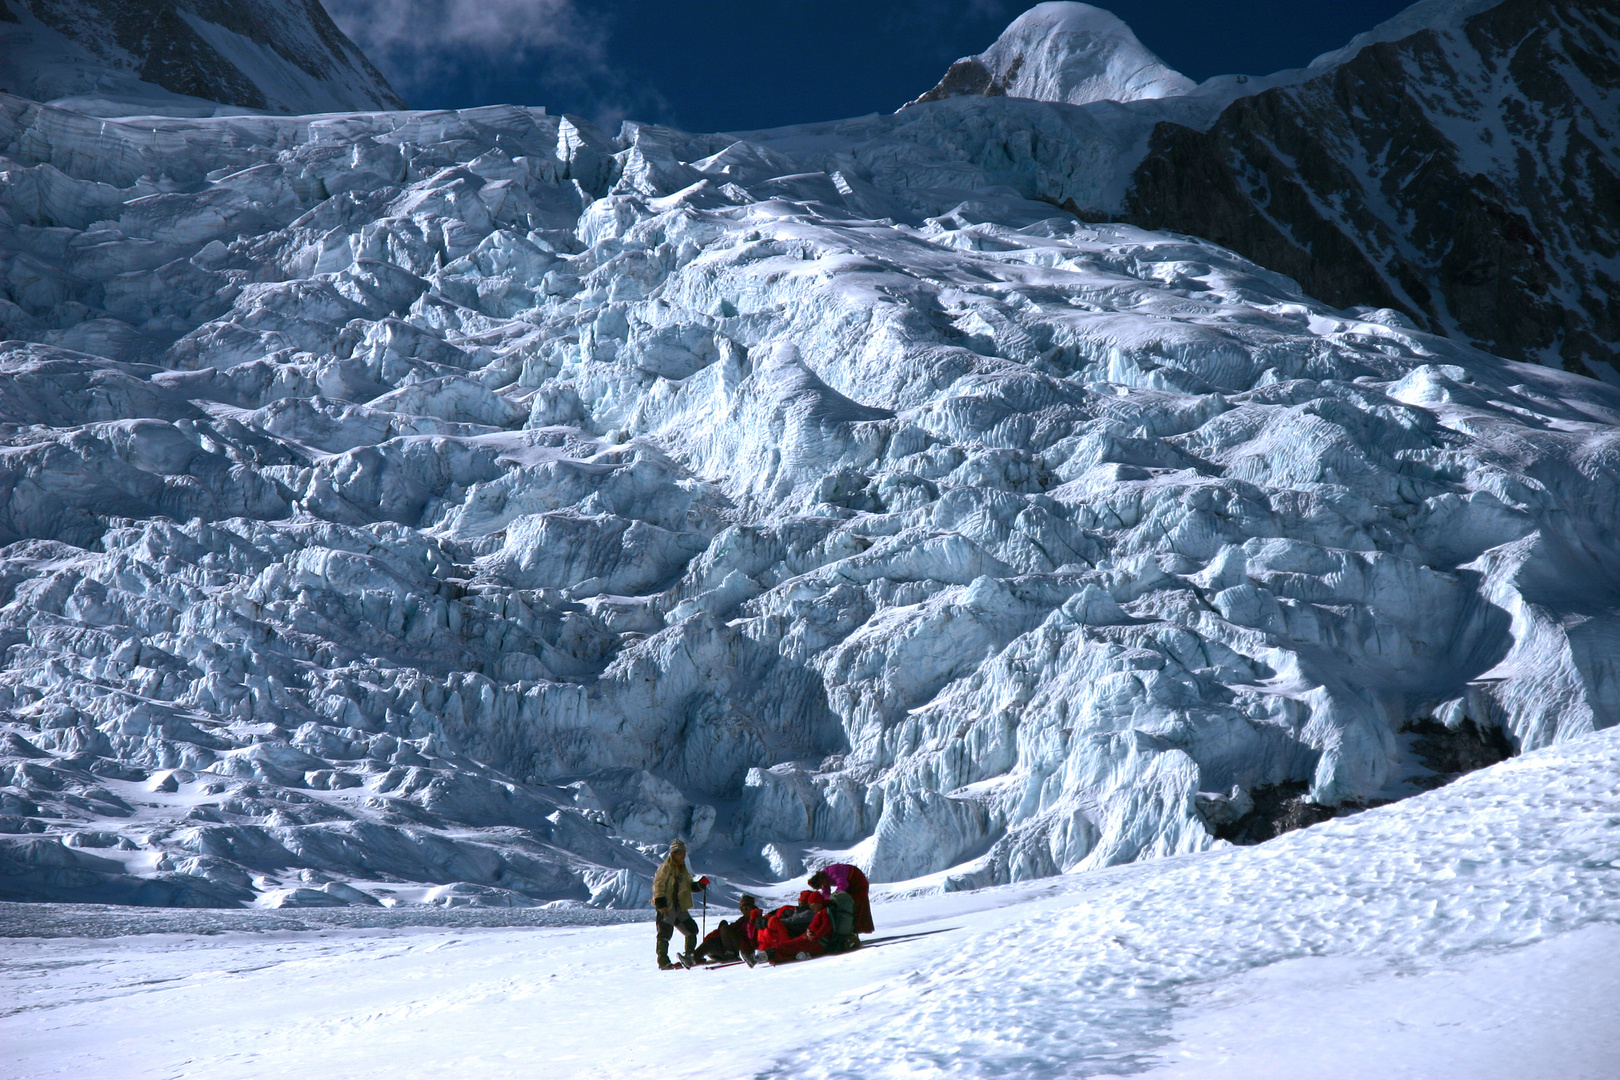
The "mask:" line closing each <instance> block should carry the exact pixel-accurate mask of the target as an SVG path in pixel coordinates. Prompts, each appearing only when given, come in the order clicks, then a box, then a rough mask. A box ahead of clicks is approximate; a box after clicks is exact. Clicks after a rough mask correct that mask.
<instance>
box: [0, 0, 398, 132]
mask: <svg viewBox="0 0 1620 1080" xmlns="http://www.w3.org/2000/svg"><path fill="white" fill-rule="evenodd" d="M0 13H3V14H0V85H3V86H4V87H5V88H6V89H7V90H8V91H9V92H11V93H15V94H20V95H22V96H25V97H31V98H34V99H35V100H40V101H53V100H58V101H59V100H63V99H70V100H71V101H72V102H73V104H74V106H75V107H76V108H80V109H85V108H92V109H94V110H95V111H98V112H102V113H105V114H108V115H116V114H118V113H119V112H133V111H156V112H165V111H169V112H181V113H185V112H193V113H195V112H205V111H206V110H199V109H198V105H199V103H201V102H214V103H219V104H223V105H228V106H235V107H238V108H244V109H257V110H265V111H271V112H285V113H315V112H334V111H344V110H354V109H376V108H383V109H397V108H403V103H402V102H401V101H400V100H399V97H398V95H397V94H395V93H394V91H393V90H392V89H391V88H390V87H389V86H388V83H387V81H386V80H385V79H384V78H383V76H382V75H381V73H379V72H378V71H377V69H376V68H374V67H373V66H372V65H371V63H370V61H368V60H367V59H366V58H365V56H364V55H363V54H362V53H361V52H360V50H359V49H358V48H356V47H355V45H354V43H353V42H351V41H349V39H348V38H346V37H345V36H344V35H343V32H342V31H341V30H339V29H338V28H337V26H336V24H334V23H333V22H332V20H331V18H330V17H329V16H328V15H327V14H326V9H325V8H323V7H322V6H321V4H320V0H178V2H176V0H0Z"/></svg>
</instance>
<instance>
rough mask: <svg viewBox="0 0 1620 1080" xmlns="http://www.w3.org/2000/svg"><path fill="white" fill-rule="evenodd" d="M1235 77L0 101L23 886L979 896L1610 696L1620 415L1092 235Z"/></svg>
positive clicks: (1616, 696)
mask: <svg viewBox="0 0 1620 1080" xmlns="http://www.w3.org/2000/svg"><path fill="white" fill-rule="evenodd" d="M1519 2H1520V0H1506V2H1505V3H1504V4H1503V5H1499V6H1500V7H1502V8H1506V7H1507V5H1508V4H1516V3H1519ZM1476 6H1478V7H1480V11H1479V12H1478V13H1477V14H1475V15H1470V16H1469V18H1473V19H1480V18H1488V17H1490V16H1491V15H1492V13H1493V12H1495V11H1497V8H1494V7H1483V6H1479V5H1476ZM1037 10H1038V12H1042V13H1045V14H1048V15H1050V14H1052V13H1053V11H1054V5H1043V6H1042V8H1040V9H1037ZM1091 10H1092V9H1084V10H1076V11H1073V12H1070V14H1073V15H1075V17H1076V18H1077V19H1079V20H1080V21H1082V22H1084V21H1085V20H1088V19H1091V18H1092V17H1093V16H1092V15H1090V14H1089V12H1090V11H1091ZM1415 10H1416V15H1417V16H1423V17H1425V18H1427V17H1429V15H1425V14H1424V13H1425V12H1428V13H1429V14H1430V15H1434V12H1433V10H1432V9H1429V8H1420V9H1415ZM1452 13H1453V9H1452V8H1450V7H1447V8H1444V9H1443V10H1441V11H1440V12H1439V14H1438V15H1434V18H1435V19H1437V20H1439V21H1438V22H1435V23H1434V25H1435V26H1438V27H1440V29H1431V30H1427V31H1425V30H1411V31H1408V32H1404V36H1400V37H1398V38H1397V39H1396V40H1397V41H1407V40H1409V39H1410V38H1411V37H1412V35H1413V34H1418V35H1420V36H1421V35H1422V34H1425V33H1427V34H1430V35H1431V36H1436V40H1439V39H1441V38H1444V39H1445V40H1452V39H1451V38H1447V37H1445V35H1447V34H1450V33H1452V31H1451V30H1448V29H1445V28H1446V27H1448V26H1451V25H1452V23H1450V22H1447V21H1446V20H1447V19H1450V18H1451V14H1452ZM1056 15H1058V16H1063V15H1064V11H1063V9H1061V8H1059V9H1057V10H1056ZM1442 16H1443V17H1442ZM1462 25H1464V26H1465V27H1467V26H1473V25H1474V24H1473V23H1464V24H1462ZM1464 36H1465V37H1466V35H1464ZM1111 40H1112V41H1113V42H1114V45H1113V46H1111V48H1113V49H1114V51H1113V52H1112V53H1109V54H1108V55H1113V56H1118V55H1123V52H1122V51H1121V50H1122V49H1123V46H1119V44H1118V43H1119V41H1120V40H1122V39H1120V38H1119V37H1118V36H1117V35H1115V36H1114V38H1112V39H1111ZM1470 40H1472V39H1470ZM1105 52H1106V50H1105ZM1366 52H1367V50H1366V49H1362V50H1360V51H1359V52H1356V53H1355V54H1354V55H1353V56H1350V57H1348V58H1347V59H1345V60H1344V61H1343V62H1344V63H1346V64H1348V63H1353V62H1355V59H1356V57H1359V56H1364V55H1366ZM1093 59H1096V58H1095V57H1093ZM1027 63H1029V64H1033V65H1034V66H1032V67H1030V70H1031V71H1035V70H1037V69H1039V70H1048V69H1049V67H1050V65H1049V64H1048V61H1047V60H1040V62H1039V63H1035V62H1034V61H1029V62H1027ZM1087 63H1088V64H1091V66H1088V67H1087V68H1086V69H1085V70H1087V71H1094V70H1097V66H1096V65H1095V64H1092V63H1091V61H1090V60H1088V61H1087ZM1099 63H1100V61H1099ZM1043 65H1046V66H1044V67H1043ZM1103 66H1104V67H1106V66H1107V65H1106V64H1104V65H1103ZM1023 70H1024V68H1023V67H1020V72H1022V71H1023ZM1337 70H1341V69H1339V68H1333V69H1328V70H1325V71H1323V72H1319V73H1317V74H1310V73H1306V74H1304V75H1300V76H1297V77H1290V78H1289V79H1281V78H1279V81H1278V83H1277V86H1276V87H1274V89H1276V90H1277V91H1278V92H1279V93H1283V94H1285V95H1295V98H1292V99H1290V100H1304V98H1303V97H1302V96H1301V95H1304V94H1305V93H1306V89H1305V88H1308V87H1310V86H1312V85H1315V84H1314V83H1313V82H1312V80H1314V79H1320V78H1329V79H1330V81H1331V78H1332V77H1333V76H1332V72H1333V71H1337ZM1005 75H1006V72H1002V74H1001V75H1000V76H998V78H1000V77H1002V76H1005ZM1291 80H1292V81H1291ZM1077 85H1078V84H1077ZM1207 85H1209V84H1206V86H1207ZM1233 85H1234V86H1236V85H1237V84H1235V83H1234V84H1233ZM1440 85H1444V84H1440ZM1222 92H1223V93H1225V91H1222ZM1267 92H1268V93H1269V92H1271V91H1267ZM1583 92H1584V91H1583ZM1210 93H1213V91H1207V90H1198V91H1189V92H1188V93H1185V94H1182V95H1181V96H1177V97H1159V98H1152V97H1141V98H1139V99H1137V100H1133V101H1128V102H1117V101H1093V102H1091V103H1090V104H1084V105H1074V104H1068V103H1055V102H1045V101H1037V100H1031V99H1026V98H1021V97H1017V96H1013V95H1012V94H1010V93H1009V94H1005V95H992V96H985V95H984V94H982V93H975V94H963V95H952V96H946V97H943V98H941V99H939V100H934V101H928V102H923V103H920V104H917V105H914V106H912V107H909V108H907V109H905V110H903V111H901V112H900V113H899V114H897V115H894V116H872V117H864V118H860V119H855V120H846V121H839V122H829V123H824V124H812V125H804V126H800V127H795V128H785V129H779V130H774V131H764V132H754V133H748V134H745V135H735V134H731V135H694V134H689V133H685V132H680V131H675V130H672V129H668V128H660V127H656V126H651V125H644V124H636V123H630V124H626V125H625V126H624V127H623V128H622V129H621V130H620V131H619V132H617V133H608V132H603V131H599V130H597V129H596V128H594V127H593V126H592V125H590V124H589V123H587V122H585V121H583V120H580V119H577V118H573V117H557V116H551V115H548V114H547V113H546V112H545V111H544V110H542V109H524V108H515V107H491V108H483V109H473V110H464V111H460V112H365V113H350V114H335V115H316V116H293V117H280V116H266V115H258V116H220V117H196V118H184V117H171V118H163V117H143V118H142V119H141V120H140V121H139V122H138V123H136V122H120V121H117V120H104V119H96V118H92V117H88V116H86V115H84V114H82V113H79V112H75V111H73V110H71V109H67V108H61V107H53V106H49V105H44V104H40V103H38V102H36V101H31V100H26V99H23V98H18V97H15V96H3V97H0V155H3V156H0V338H4V342H3V344H0V419H3V424H0V543H3V544H4V545H5V546H4V547H3V548H0V638H3V640H4V643H5V647H6V651H5V653H4V663H3V667H0V830H3V832H4V833H5V835H3V836H0V895H4V896H6V897H11V898H17V897H23V898H31V899H57V900H70V899H77V900H101V901H115V902H131V903H146V904H236V903H275V904H291V905H298V904H332V905H337V904H369V903H376V902H378V901H379V900H391V901H399V902H416V901H421V902H429V903H436V904H442V905H450V906H455V905H466V904H481V905H492V904H532V903H536V902H549V901H561V902H565V903H567V902H579V903H591V904H596V905H599V906H633V905H640V904H644V903H645V900H646V896H647V888H648V879H649V877H650V873H651V870H652V868H653V866H654V858H655V856H656V854H657V852H658V851H659V850H660V845H661V844H663V843H665V842H667V840H668V839H669V838H670V837H672V836H674V835H681V836H684V837H686V838H687V839H688V841H689V844H690V845H691V847H692V849H693V861H694V863H695V864H697V865H698V866H699V867H701V868H703V869H705V870H706V871H709V872H716V871H719V872H722V873H724V874H725V875H726V876H727V877H728V878H729V879H731V880H732V881H734V882H739V883H750V882H760V883H765V882H770V881H782V880H786V879H788V878H792V877H795V876H797V875H799V874H800V873H801V872H802V870H803V868H804V866H805V865H806V863H808V862H815V861H817V860H822V859H832V858H839V859H849V860H853V861H856V862H859V863H860V864H861V865H862V866H863V867H865V868H866V869H867V870H868V872H869V874H870V875H871V876H872V878H873V879H874V880H875V881H878V882H897V881H906V882H913V883H915V884H916V885H917V886H918V887H922V886H939V887H943V888H947V889H953V888H964V887H973V886H978V885H984V884H990V883H995V882H1007V881H1017V880H1024V879H1028V878H1033V877H1039V876H1043V875H1049V874H1055V873H1060V872H1063V871H1068V870H1074V869H1088V868H1093V867H1102V866H1107V865H1111V864H1115V863H1120V862H1126V861H1130V860H1134V859H1140V858H1148V857H1153V856H1158V855H1165V854H1171V853H1176V852H1189V851H1197V850H1201V849H1205V848H1208V847H1210V846H1212V845H1214V844H1217V843H1218V842H1220V841H1221V840H1222V839H1223V838H1235V839H1245V840H1253V839H1258V838H1261V837H1263V836H1264V835H1269V834H1270V832H1272V831H1275V830H1276V829H1277V828H1281V827H1285V826H1287V825H1288V824H1298V823H1302V822H1303V821H1307V820H1310V819H1312V818H1313V817H1314V816H1321V815H1325V814H1332V813H1336V812H1339V811H1342V810H1346V809H1350V808H1354V807H1357V806H1362V805H1366V804H1369V803H1372V802H1377V801H1381V800H1385V799H1392V798H1399V797H1401V796H1404V795H1407V794H1410V793H1412V792H1414V791H1419V790H1422V789H1424V788H1426V787H1431V786H1433V785H1435V784H1437V783H1441V782H1443V781H1445V780H1446V779H1447V778H1449V777H1450V776H1452V775H1454V774H1456V773H1457V772H1460V771H1462V770H1464V769H1466V768H1470V767H1473V766H1474V765H1478V764H1484V763H1487V762H1489V761H1491V760H1495V759H1496V758H1497V757H1500V756H1501V754H1503V753H1507V752H1512V751H1516V750H1523V749H1529V748H1535V747H1541V746H1546V745H1549V744H1553V743H1557V742H1561V741H1564V740H1567V739H1569V738H1571V737H1573V736H1577V735H1581V734H1584V733H1589V732H1591V731H1593V730H1595V729H1598V728H1605V727H1609V726H1611V725H1613V724H1614V723H1615V722H1616V720H1617V719H1620V676H1617V673H1616V671H1615V668H1614V661H1613V657H1614V656H1616V655H1617V649H1616V645H1617V644H1620V622H1617V620H1616V618H1615V615H1614V612H1615V611H1616V610H1620V604H1617V602H1616V601H1617V598H1620V550H1617V549H1616V543H1615V539H1614V538H1615V536H1616V535H1617V528H1616V526H1617V524H1620V482H1617V473H1616V471H1615V465H1616V462H1617V460H1620V456H1617V455H1620V438H1617V435H1616V432H1617V428H1616V421H1617V420H1620V391H1617V390H1616V389H1615V388H1614V387H1612V386H1610V385H1608V384H1606V383H1604V382H1601V381H1598V380H1595V379H1589V378H1584V377H1580V376H1578V375H1574V374H1571V373H1568V372H1565V371H1560V370H1557V369H1556V368H1554V367H1550V366H1546V365H1539V364H1528V363H1518V362H1514V361H1512V360H1507V359H1502V358H1500V357H1498V356H1494V355H1491V354H1489V353H1486V352H1483V351H1481V350H1480V349H1478V348H1476V347H1474V346H1473V345H1471V344H1469V343H1468V341H1467V340H1466V337H1467V335H1466V334H1463V333H1460V332H1458V333H1450V334H1449V336H1442V335H1440V334H1438V333H1434V332H1431V331H1430V330H1425V329H1422V328H1419V327H1418V326H1416V325H1415V324H1414V318H1413V317H1412V316H1411V315H1410V314H1402V313H1401V312H1400V311H1397V310H1395V309H1393V308H1391V307H1372V306H1366V305H1365V304H1363V303H1361V302H1359V301H1358V303H1357V304H1356V305H1354V306H1350V307H1338V306H1335V305H1334V304H1333V303H1330V302H1327V301H1323V300H1321V299H1317V298H1314V297H1313V296H1312V295H1310V294H1309V293H1308V292H1307V291H1305V290H1302V289H1301V288H1300V286H1299V284H1298V283H1296V282H1295V281H1294V280H1291V279H1290V278H1288V277H1285V276H1283V275H1282V274H1279V273H1277V272H1276V271H1275V270H1272V269H1268V268H1266V267H1264V266H1262V265H1260V264H1258V263H1256V262H1254V261H1252V260H1250V259H1248V258H1245V257H1243V256H1241V255H1239V254H1235V253H1233V252H1232V251H1231V250H1228V249H1225V248H1222V247H1219V246H1217V245H1216V244H1214V243H1212V242H1209V241H1205V240H1199V239H1195V238H1193V237H1191V236H1188V235H1181V234H1171V233H1163V232H1152V231H1147V230H1145V229H1143V228H1140V227H1138V226H1135V225H1131V224H1128V223H1122V222H1116V223H1090V222H1086V221H1082V220H1077V218H1076V217H1075V216H1074V215H1073V214H1071V213H1068V212H1065V211H1063V210H1061V209H1059V208H1058V207H1059V206H1064V205H1071V204H1072V205H1073V206H1075V207H1079V208H1095V207H1099V206H1104V205H1110V203H1109V202H1108V200H1109V199H1112V200H1114V203H1113V205H1125V203H1126V201H1127V200H1128V199H1129V198H1131V197H1133V196H1132V194H1131V193H1132V192H1135V193H1137V194H1136V196H1134V197H1145V196H1143V195H1142V194H1141V193H1142V192H1144V191H1146V190H1148V189H1147V188H1146V187H1145V186H1143V185H1144V183H1145V182H1144V181H1142V180H1141V179H1140V178H1139V177H1140V176H1146V175H1149V173H1150V172H1151V169H1152V168H1156V167H1158V166H1156V165H1155V164H1154V163H1155V162H1163V161H1167V160H1170V156H1173V154H1174V153H1179V152H1181V151H1177V150H1175V149H1174V145H1179V144H1175V141H1174V140H1173V139H1170V138H1169V136H1167V135H1166V134H1165V130H1166V129H1165V128H1164V127H1163V126H1162V125H1164V124H1167V123H1181V122H1182V121H1185V123H1184V124H1182V126H1183V127H1184V128H1185V129H1186V130H1187V131H1188V132H1190V133H1191V134H1190V135H1189V136H1187V138H1192V137H1193V136H1198V137H1204V135H1203V134H1201V133H1207V132H1211V131H1217V132H1218V131H1221V130H1226V129H1222V128H1219V127H1218V126H1216V127H1212V126H1209V125H1210V124H1218V123H1225V122H1227V121H1223V120H1222V118H1223V117H1225V116H1227V115H1228V114H1229V113H1230V110H1231V109H1233V108H1236V107H1238V106H1239V105H1240V104H1241V102H1242V101H1243V100H1250V99H1248V98H1239V97H1233V96H1232V95H1231V94H1228V96H1227V97H1226V98H1225V99H1223V100H1221V101H1214V102H1213V103H1211V100H1209V99H1207V98H1206V97H1201V96H1200V95H1201V94H1210ZM1253 100H1255V101H1258V100H1259V98H1253ZM1255 107H1258V106H1255ZM1167 117H1168V118H1169V119H1167ZM1176 117H1179V118H1180V120H1176V119H1175V118H1176ZM1200 117H1202V118H1203V119H1202V120H1200V119H1199V118H1200ZM1200 124H1203V126H1200ZM1582 130H1585V129H1584V128H1583V129H1582ZM1504 137H1507V136H1504ZM1167 140H1168V141H1167ZM1122 147H1124V148H1127V149H1128V148H1130V147H1136V148H1137V150H1136V151H1135V152H1136V154H1137V156H1136V157H1135V158H1131V157H1129V155H1125V156H1123V157H1122V156H1121V148H1122ZM1143 170H1146V171H1143ZM1279 190H1280V187H1279ZM1054 204H1057V205H1054ZM1345 205H1348V204H1345ZM1570 228H1571V229H1574V228H1575V226H1573V225H1572V226H1570ZM1548 251H1553V248H1552V247H1550V246H1549V247H1548ZM1549 257H1551V256H1549ZM1560 265H1562V264H1560ZM1396 299H1400V297H1396ZM1572 317H1573V316H1572ZM1444 328H1445V329H1447V330H1448V331H1449V330H1451V329H1453V328H1452V327H1449V326H1447V327H1444ZM1526 347H1527V348H1528V347H1529V346H1526Z"/></svg>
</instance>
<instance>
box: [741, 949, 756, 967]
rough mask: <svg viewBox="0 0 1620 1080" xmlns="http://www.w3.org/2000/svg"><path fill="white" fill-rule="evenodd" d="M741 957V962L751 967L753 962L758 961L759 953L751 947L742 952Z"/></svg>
mask: <svg viewBox="0 0 1620 1080" xmlns="http://www.w3.org/2000/svg"><path fill="white" fill-rule="evenodd" d="M742 958H743V963H745V964H747V965H748V966H749V967H753V966H754V965H755V964H757V963H759V954H758V953H756V952H755V951H754V950H752V949H749V950H748V951H747V952H745V953H743V954H742Z"/></svg>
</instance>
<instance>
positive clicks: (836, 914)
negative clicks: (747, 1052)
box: [653, 840, 872, 969]
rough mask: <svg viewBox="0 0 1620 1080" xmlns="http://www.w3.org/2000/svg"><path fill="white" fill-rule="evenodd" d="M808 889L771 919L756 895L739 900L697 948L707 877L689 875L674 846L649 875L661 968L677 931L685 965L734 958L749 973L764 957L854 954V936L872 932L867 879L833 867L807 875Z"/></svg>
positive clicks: (667, 963) (680, 848)
mask: <svg viewBox="0 0 1620 1080" xmlns="http://www.w3.org/2000/svg"><path fill="white" fill-rule="evenodd" d="M809 885H810V888H808V889H805V890H804V891H803V892H801V893H799V902H798V904H797V905H796V906H786V907H781V908H778V909H776V910H775V911H773V912H770V913H766V912H765V911H764V910H762V909H761V908H760V906H759V901H757V900H756V899H755V898H754V897H752V896H747V895H744V896H743V897H741V898H740V899H739V900H738V902H737V913H738V917H737V918H736V919H731V920H726V919H722V920H721V921H720V925H719V926H718V927H717V928H716V929H715V930H714V932H713V933H711V934H709V935H707V936H706V937H705V938H704V939H703V942H702V944H701V945H700V944H698V940H697V934H698V927H697V923H696V922H694V921H693V919H692V916H691V908H692V892H693V890H694V889H696V890H698V891H703V890H706V889H707V888H708V887H709V879H708V878H707V877H702V878H697V879H694V878H693V877H692V873H691V871H690V870H688V869H687V868H686V844H685V843H683V842H682V841H680V840H676V841H675V842H674V843H672V844H670V846H669V855H668V857H666V858H665V859H664V862H663V865H661V866H659V868H658V873H657V874H656V875H655V876H654V877H653V906H654V907H655V908H656V909H657V910H658V966H659V967H660V968H664V969H669V968H673V967H675V966H676V964H675V963H673V962H672V961H671V960H670V958H669V942H670V938H671V937H673V936H674V933H675V931H676V930H680V931H681V933H682V934H683V935H684V937H685V939H686V950H685V951H684V952H682V953H681V955H680V963H681V965H683V966H685V967H691V966H692V965H694V964H700V963H726V962H731V961H736V960H742V961H744V962H745V963H747V964H748V966H749V967H753V966H754V965H755V964H757V963H758V962H759V961H760V960H761V959H763V960H765V961H766V962H767V963H771V964H780V963H785V962H787V961H790V960H809V959H811V958H812V957H817V956H823V955H825V954H827V953H836V952H847V951H848V950H850V949H854V948H858V947H859V946H860V943H861V942H860V937H859V935H861V934H870V933H871V932H872V904H871V899H870V897H869V896H868V892H869V889H870V886H869V884H868V882H867V880H866V875H865V874H863V873H862V872H861V870H860V868H859V867H856V866H851V865H849V864H848V863H835V864H833V865H832V866H828V867H825V868H824V869H821V870H818V871H816V873H814V874H812V875H811V877H810V881H809Z"/></svg>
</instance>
